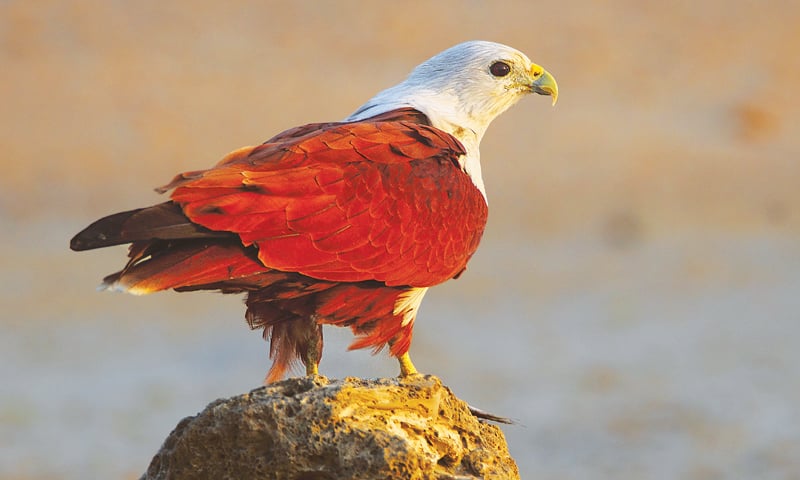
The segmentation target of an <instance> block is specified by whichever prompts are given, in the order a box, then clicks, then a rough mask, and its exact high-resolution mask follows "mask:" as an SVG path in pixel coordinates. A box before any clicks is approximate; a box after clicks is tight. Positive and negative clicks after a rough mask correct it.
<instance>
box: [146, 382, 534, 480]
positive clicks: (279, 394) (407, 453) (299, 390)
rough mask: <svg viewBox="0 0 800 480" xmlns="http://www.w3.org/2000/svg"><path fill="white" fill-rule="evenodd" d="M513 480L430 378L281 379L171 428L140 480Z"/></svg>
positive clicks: (494, 450) (483, 435)
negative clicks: (200, 479) (204, 479)
mask: <svg viewBox="0 0 800 480" xmlns="http://www.w3.org/2000/svg"><path fill="white" fill-rule="evenodd" d="M198 478H213V479H255V478H258V479H287V480H334V479H337V480H338V479H437V480H446V479H452V480H456V479H457V480H470V479H479V478H480V479H486V480H489V479H504V480H507V479H518V478H519V472H518V470H517V465H516V463H515V462H514V460H513V459H512V458H511V456H510V455H509V454H508V448H507V446H506V442H505V437H504V436H503V433H502V432H501V431H500V429H499V428H498V427H497V426H495V425H489V424H486V423H483V422H481V421H479V420H478V419H477V418H476V417H474V416H473V415H472V414H471V413H470V411H469V408H468V406H467V404H466V403H464V402H463V401H461V400H459V399H458V398H456V397H455V396H454V395H453V393H452V392H450V390H449V389H448V388H447V387H445V386H443V385H442V383H441V381H440V380H439V379H438V378H436V377H433V376H423V375H416V376H414V377H411V378H406V379H378V380H363V379H358V378H345V379H344V380H328V379H327V378H325V377H306V378H294V379H289V380H284V381H282V382H278V383H274V384H271V385H269V386H266V387H261V388H258V389H256V390H253V391H252V392H250V393H247V394H244V395H239V396H236V397H232V398H229V399H221V400H217V401H215V402H212V403H211V404H209V405H208V406H207V407H206V408H205V410H203V411H202V412H200V413H199V414H198V415H196V416H194V417H188V418H184V419H183V420H181V421H180V422H179V423H178V425H177V427H175V429H174V430H173V431H172V433H170V435H169V437H167V439H166V440H165V441H164V445H163V446H162V447H161V450H160V451H159V452H158V453H157V454H156V455H155V457H154V458H153V460H152V462H151V463H150V466H149V467H148V469H147V472H146V473H145V474H144V475H143V476H142V477H141V479H143V480H156V479H198Z"/></svg>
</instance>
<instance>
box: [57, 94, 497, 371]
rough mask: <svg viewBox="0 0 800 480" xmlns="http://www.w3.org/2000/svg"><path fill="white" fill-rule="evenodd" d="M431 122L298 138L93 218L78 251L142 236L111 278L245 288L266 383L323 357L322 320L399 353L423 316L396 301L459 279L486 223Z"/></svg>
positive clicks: (390, 118) (143, 286) (391, 115)
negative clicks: (164, 197) (152, 200)
mask: <svg viewBox="0 0 800 480" xmlns="http://www.w3.org/2000/svg"><path fill="white" fill-rule="evenodd" d="M426 123H427V121H426V119H425V117H424V116H423V115H422V114H420V113H419V112H417V111H415V110H412V109H400V110H397V111H393V112H388V113H386V114H383V115H381V116H379V117H376V118H373V119H371V120H367V121H361V122H354V123H325V124H314V125H306V126H302V127H297V128H294V129H291V130H288V131H286V132H283V133H281V134H279V135H277V136H275V137H273V138H272V139H270V140H269V141H268V142H266V143H264V144H262V145H259V146H256V147H247V148H242V149H239V150H236V151H234V152H232V153H230V154H229V155H227V156H226V157H225V158H223V160H222V161H220V162H219V163H218V164H217V165H216V166H215V167H214V168H212V169H209V170H201V171H193V172H186V173H183V174H180V175H178V176H176V177H175V178H174V179H173V180H172V182H170V184H168V185H166V186H165V187H162V188H161V189H159V191H162V192H165V191H167V190H170V189H174V191H173V192H172V195H171V199H172V202H174V203H169V202H168V203H166V204H161V205H157V206H154V207H150V208H148V209H140V210H135V211H131V212H125V213H121V214H117V215H114V216H111V217H107V219H108V220H106V219H103V220H100V221H98V222H95V223H94V224H92V225H91V226H90V227H88V228H87V229H86V230H85V231H84V232H81V233H80V234H78V235H77V236H76V237H75V239H73V243H72V246H73V248H75V249H85V248H97V247H101V246H107V245H112V244H118V243H125V242H133V243H132V245H131V250H130V257H131V258H130V261H129V262H128V265H127V266H126V267H125V268H124V269H123V270H122V271H121V272H118V273H116V274H114V275H111V276H109V277H107V278H106V283H107V284H109V285H116V286H119V287H121V288H124V289H128V290H129V291H133V292H139V293H146V292H151V291H158V290H164V289H170V288H172V289H176V290H181V291H184V290H205V289H216V290H221V291H223V292H245V293H247V300H246V303H247V307H248V311H247V320H248V322H249V324H250V326H251V327H252V328H263V329H264V335H265V338H266V337H267V336H269V337H270V339H271V356H272V357H273V358H274V364H273V367H272V369H271V370H270V374H269V376H268V380H275V379H278V378H280V377H281V376H282V375H283V373H284V372H285V370H286V368H287V367H288V365H289V364H290V363H291V362H292V361H293V360H295V359H297V358H299V359H300V360H302V361H303V362H304V363H306V364H309V363H311V362H313V363H316V362H319V357H320V355H321V349H322V336H321V330H320V327H319V324H324V323H327V324H335V325H340V326H349V327H351V328H352V329H353V331H354V332H355V333H356V334H357V335H358V337H359V338H358V339H357V340H356V341H355V342H354V343H353V345H352V348H364V347H371V348H374V349H380V348H382V347H383V346H385V345H387V344H388V345H390V350H391V353H392V354H393V355H395V356H400V355H402V354H404V353H405V352H406V351H407V350H408V347H409V345H410V342H411V335H412V328H413V317H414V315H416V312H415V311H413V312H410V313H409V311H408V310H407V309H406V310H403V309H398V302H399V299H401V298H403V297H402V296H403V295H406V294H408V293H409V292H413V291H414V290H415V289H418V288H419V287H428V286H432V285H436V284H438V283H442V282H444V281H446V280H448V279H450V278H453V277H456V276H457V275H458V274H459V273H460V272H461V271H463V269H464V268H465V266H466V263H467V261H468V260H469V258H470V256H471V255H472V254H473V253H474V252H475V249H476V248H477V246H478V242H479V240H480V237H481V235H482V233H483V228H484V225H485V223H486V216H487V206H486V202H485V200H484V197H483V195H482V194H481V192H480V191H479V190H478V189H477V188H476V187H475V185H474V184H473V182H472V180H471V179H470V178H469V176H468V175H467V174H466V173H465V172H464V171H463V170H462V169H461V167H460V163H459V159H460V157H461V156H462V155H464V153H465V151H464V149H463V147H462V146H461V144H460V143H459V142H458V141H457V140H455V139H454V138H453V137H452V136H450V135H448V134H446V133H444V132H442V131H439V130H437V129H435V128H432V127H430V126H428V125H427V124H426ZM151 212H152V213H151ZM161 232H168V233H169V234H168V235H162V234H161ZM184 233H185V237H183V236H182V235H183V234H184ZM420 298H421V297H420Z"/></svg>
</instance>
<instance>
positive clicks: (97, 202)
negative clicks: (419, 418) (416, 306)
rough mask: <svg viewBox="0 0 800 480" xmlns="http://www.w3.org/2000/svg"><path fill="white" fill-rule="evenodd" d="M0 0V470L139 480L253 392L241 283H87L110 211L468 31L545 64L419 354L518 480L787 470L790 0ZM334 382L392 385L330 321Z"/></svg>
mask: <svg viewBox="0 0 800 480" xmlns="http://www.w3.org/2000/svg"><path fill="white" fill-rule="evenodd" d="M164 3H165V2H96V3H94V2H86V1H74V2H46V1H43V2H21V1H10V2H9V1H7V2H2V3H0V67H1V68H0V70H1V71H2V73H0V152H2V155H0V165H2V174H1V175H0V225H2V230H1V231H0V265H1V266H0V281H2V285H3V288H2V291H0V307H1V308H0V318H2V321H1V322H0V380H2V381H0V477H2V478H9V479H45V478H76V479H77V478H137V477H138V475H139V474H140V473H141V472H142V471H143V470H144V469H145V467H146V465H147V463H148V462H149V459H150V456H151V455H152V454H153V453H154V452H155V451H156V450H157V448H158V446H159V444H160V441H161V440H162V439H163V438H164V437H165V436H166V434H167V433H168V432H169V431H170V430H171V428H172V427H173V426H174V425H175V423H177V421H178V420H179V419H180V418H182V417H183V416H186V415H191V414H194V413H195V412H197V411H198V410H199V409H201V408H202V407H203V406H204V405H205V404H207V403H208V402H210V401H211V400H213V399H215V398H217V397H220V396H229V395H233V394H236V393H240V392H243V391H247V390H248V389H250V388H253V387H255V386H257V384H258V382H259V381H260V379H261V378H262V376H263V374H264V372H265V371H266V369H267V365H268V364H267V359H266V345H264V344H263V342H262V340H261V339H260V338H259V336H258V335H257V334H254V333H251V332H249V331H248V330H247V328H246V326H245V323H244V320H243V318H242V314H243V308H242V307H241V306H240V300H239V299H238V298H235V297H221V296H217V295H210V294H183V295H177V294H161V295H155V296H151V297H145V298H134V297H129V296H125V295H114V294H106V293H104V294H101V293H97V292H95V291H94V287H95V285H96V284H97V283H98V282H99V279H100V278H101V277H102V276H103V275H104V274H106V273H109V272H111V271H113V270H115V269H116V268H118V267H119V266H120V265H121V264H122V259H123V257H124V249H122V248H120V249H111V250H110V251H99V252H92V253H84V254H75V253H72V252H70V251H69V250H68V249H67V244H68V240H69V237H70V236H71V235H72V234H74V233H75V232H77V231H78V230H79V229H80V228H82V227H83V226H85V225H86V224H88V223H89V222H90V221H92V220H94V219H96V218H97V217H99V216H102V215H104V214H108V213H112V212H116V211H120V210H125V209H129V208H134V207H138V206H143V205H149V204H152V203H156V202H158V201H161V197H159V196H158V195H156V194H155V193H153V192H152V190H151V188H152V187H155V186H158V185H161V184H163V183H164V182H166V181H167V180H169V179H170V178H171V177H172V175H173V174H175V173H176V172H179V171H183V170H191V169H198V168H204V167H207V166H210V165H211V164H213V163H214V162H216V161H217V160H218V159H219V158H220V157H221V156H222V155H224V154H225V153H227V152H228V151H230V150H232V149H234V148H236V147H239V146H242V145H250V144H254V143H258V142H261V141H263V140H264V139H266V138H268V137H270V136H271V135H273V134H274V133H276V132H278V131H280V130H282V129H285V128H288V127H292V126H294V125H297V124H300V123H307V122H312V121H326V120H335V119H339V118H343V117H345V116H346V115H348V114H349V113H350V112H352V111H353V110H354V109H355V108H356V107H357V106H358V105H360V104H361V103H362V102H363V101H365V100H366V99H367V98H369V97H370V96H372V95H373V94H374V93H375V92H377V91H378V90H381V89H383V88H385V87H387V86H389V85H391V84H393V83H396V82H397V81H399V80H400V79H401V78H402V77H403V76H405V75H406V74H407V72H408V71H410V69H411V68H413V66H415V65H416V64H417V63H419V62H421V61H422V60H424V59H426V58H428V57H429V56H431V55H433V54H435V53H436V52H438V51H440V50H443V49H444V48H447V47H449V46H451V45H453V44H455V43H458V42H461V41H464V40H468V39H478V38H479V39H486V40H494V41H499V42H502V43H507V44H509V45H512V46H514V47H516V48H518V49H520V50H522V51H524V52H526V53H527V54H528V55H529V56H530V57H531V58H532V59H533V60H534V61H535V62H537V63H539V64H541V65H543V66H545V68H547V69H548V70H549V71H550V72H551V73H553V75H554V76H555V77H556V78H557V80H558V83H559V88H560V96H559V103H558V106H557V107H556V108H555V109H553V108H550V105H549V102H548V100H547V99H543V98H541V97H536V98H530V99H526V100H525V101H523V102H522V103H521V104H520V105H518V106H516V107H514V108H513V109H512V110H511V111H509V112H508V113H506V114H505V115H504V116H502V117H501V118H500V119H498V120H497V121H496V122H495V123H494V124H493V126H492V127H491V128H490V129H489V132H488V133H487V136H486V138H485V140H484V142H483V146H482V150H483V152H482V156H483V159H484V166H483V170H484V177H485V180H486V184H487V190H488V193H489V198H490V203H491V214H490V224H489V227H488V231H487V234H486V236H485V237H484V242H483V245H482V247H481V250H479V253H478V255H477V256H476V257H475V259H474V261H473V263H472V264H471V265H470V269H469V270H468V272H467V274H465V275H464V276H463V278H461V279H459V280H458V281H455V282H451V283H449V284H447V285H445V286H442V287H439V288H437V289H436V290H434V291H432V292H431V293H430V294H429V295H428V297H427V298H426V301H425V303H424V306H423V309H422V313H421V315H420V318H419V321H418V324H417V325H418V326H417V329H416V335H415V344H414V347H413V349H412V352H413V353H414V358H415V362H416V364H417V366H418V367H420V368H421V369H423V370H425V371H427V372H431V373H436V374H438V375H440V376H441V377H442V378H443V379H444V380H445V382H446V383H448V384H449V385H450V386H451V387H452V388H453V390H454V391H455V392H456V393H457V394H459V395H460V396H462V397H463V398H465V399H467V400H469V401H470V403H472V404H474V405H477V406H480V407H482V408H485V409H487V410H490V411H493V412H497V413H500V414H504V415H509V416H512V417H515V418H518V419H519V420H520V423H521V424H522V426H517V427H509V428H505V432H506V435H507V437H508V439H509V443H510V447H511V451H512V454H513V455H514V456H515V458H516V459H517V461H518V463H519V465H520V469H521V471H522V476H523V478H547V479H550V478H552V479H573V478H574V479H579V478H581V479H582V478H587V479H595V478H615V479H619V478H631V479H634V478H635V479H649V478H653V479H661V478H664V479H672V478H691V479H717V478H747V479H750V478H762V479H784V478H786V479H789V478H800V407H799V406H798V405H800V340H798V339H800V244H798V241H800V188H799V187H800V160H799V158H800V95H798V93H797V85H800V28H798V25H800V2H797V1H779V0H776V1H772V2H761V3H757V2H748V1H744V0H735V1H727V2H723V1H706V2H688V1H668V2H638V1H624V0H611V1H588V0H587V1H576V2H491V3H489V2H486V3H484V2H477V1H464V2H436V3H425V2H403V3H402V4H399V3H397V2H385V3H382V2H372V3H366V2H364V3H362V2H281V3H270V2H224V3H223V2H218V3H217V2H214V3H212V2H171V3H168V4H164ZM326 335H328V336H327V337H326V343H327V345H326V347H327V348H326V353H325V355H326V356H325V358H324V360H323V364H322V369H323V372H324V373H327V374H328V375H330V376H343V375H360V376H378V375H393V374H395V371H396V366H395V363H394V362H393V361H391V360H388V359H386V358H385V357H384V356H378V357H375V358H373V357H370V356H369V355H368V354H366V353H363V352H355V353H345V352H344V349H345V346H346V345H347V343H348V342H349V340H350V337H349V335H348V334H347V332H342V331H333V330H329V331H328V332H326Z"/></svg>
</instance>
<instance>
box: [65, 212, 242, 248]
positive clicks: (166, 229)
mask: <svg viewBox="0 0 800 480" xmlns="http://www.w3.org/2000/svg"><path fill="white" fill-rule="evenodd" d="M231 236H233V234H231V233H228V232H215V231H213V230H209V229H207V228H204V227H201V226H200V225H197V224H195V223H192V221H191V220H189V219H188V218H187V217H186V215H184V214H183V210H181V207H180V205H178V204H176V203H174V202H164V203H160V204H158V205H154V206H152V207H147V208H137V209H136V210H129V211H127V212H120V213H115V214H114V215H109V216H107V217H104V218H101V219H100V220H97V221H96V222H94V223H92V224H91V225H89V226H88V227H86V228H85V229H83V230H82V231H81V232H80V233H78V234H77V235H75V236H74V237H73V238H72V240H71V241H70V244H69V247H70V248H71V249H72V250H75V251H82V250H91V249H94V248H102V247H110V246H112V245H121V244H123V243H131V242H137V241H143V240H175V239H193V238H225V237H231Z"/></svg>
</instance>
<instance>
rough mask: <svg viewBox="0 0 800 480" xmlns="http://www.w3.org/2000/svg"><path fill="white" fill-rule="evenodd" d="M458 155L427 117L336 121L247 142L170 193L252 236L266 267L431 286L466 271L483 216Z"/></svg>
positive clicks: (195, 214) (192, 211) (247, 239)
mask: <svg viewBox="0 0 800 480" xmlns="http://www.w3.org/2000/svg"><path fill="white" fill-rule="evenodd" d="M461 154H463V149H462V147H461V146H460V145H459V144H458V142H457V141H456V140H455V139H453V138H452V137H450V136H449V135H446V134H444V133H442V132H440V131H438V130H435V129H433V128H432V127H428V126H425V125H419V124H412V123H408V122H359V123H353V124H331V125H327V126H325V127H324V128H322V129H320V130H316V131H313V132H311V133H307V134H306V135H303V136H301V137H299V138H297V139H292V141H280V142H274V143H266V144H263V145H260V146H258V147H254V148H252V149H250V150H239V151H238V152H237V153H236V156H235V157H229V158H227V159H226V160H225V162H224V163H223V164H222V165H219V166H217V167H215V168H213V169H211V170H208V171H205V172H202V173H198V172H193V173H192V175H191V176H190V178H187V179H186V180H183V181H181V182H180V184H179V185H177V186H176V188H175V190H174V192H173V193H172V200H173V201H175V202H176V203H178V204H180V205H181V207H182V208H183V211H184V213H185V214H186V216H187V217H188V218H189V219H190V220H191V221H192V222H194V223H197V224H199V225H202V226H203V227H206V228H208V229H210V230H216V231H220V230H221V231H227V232H233V233H236V234H237V235H238V236H239V237H240V238H241V239H242V241H243V242H244V244H245V245H251V244H253V245H255V246H256V247H257V248H258V257H259V259H260V260H261V261H262V263H263V264H264V265H265V266H269V267H271V268H274V269H277V270H283V271H294V272H298V273H301V274H303V275H307V276H310V277H313V278H317V279H320V280H329V281H342V282H356V281H365V280H376V281H379V282H383V283H385V284H386V285H389V286H398V285H411V286H419V287H427V286H431V285H436V284H438V283H442V282H444V281H445V280H448V279H450V278H452V277H453V276H455V275H456V274H457V273H458V272H459V271H461V270H462V269H463V268H464V266H465V265H466V262H467V260H468V259H469V257H470V256H471V255H472V253H473V252H474V251H475V249H476V248H477V245H478V241H479V239H480V236H481V234H482V232H483V227H484V224H485V221H486V212H487V210H486V203H485V201H484V199H483V196H482V195H481V194H480V192H479V191H478V190H477V188H476V187H475V185H474V184H473V183H472V181H471V180H470V178H469V177H468V175H467V174H466V173H464V172H463V171H462V170H461V169H460V168H459V166H458V163H457V159H458V157H459V156H460V155H461ZM355 252H357V253H355Z"/></svg>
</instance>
